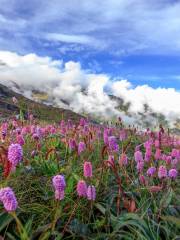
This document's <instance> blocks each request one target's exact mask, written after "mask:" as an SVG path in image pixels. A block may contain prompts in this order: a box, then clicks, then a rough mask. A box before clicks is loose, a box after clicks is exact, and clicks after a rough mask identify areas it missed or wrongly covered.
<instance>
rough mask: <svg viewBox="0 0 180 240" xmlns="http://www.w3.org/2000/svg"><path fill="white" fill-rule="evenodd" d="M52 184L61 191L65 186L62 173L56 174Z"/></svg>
mask: <svg viewBox="0 0 180 240" xmlns="http://www.w3.org/2000/svg"><path fill="white" fill-rule="evenodd" d="M52 183H53V186H54V188H55V189H56V190H59V191H63V190H64V189H65V187H66V182H65V179H64V176H63V175H56V176H54V177H53V179H52Z"/></svg>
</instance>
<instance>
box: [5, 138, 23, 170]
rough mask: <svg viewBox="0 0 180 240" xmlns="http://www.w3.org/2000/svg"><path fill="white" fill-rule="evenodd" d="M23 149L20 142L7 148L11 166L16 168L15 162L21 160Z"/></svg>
mask: <svg viewBox="0 0 180 240" xmlns="http://www.w3.org/2000/svg"><path fill="white" fill-rule="evenodd" d="M22 157H23V150H22V147H21V145H20V144H18V143H17V144H11V145H10V146H9V148H8V160H9V162H10V163H11V164H12V168H13V169H14V168H16V166H17V164H18V163H19V162H20V161H21V160H22Z"/></svg>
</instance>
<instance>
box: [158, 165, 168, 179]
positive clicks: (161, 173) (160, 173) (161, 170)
mask: <svg viewBox="0 0 180 240" xmlns="http://www.w3.org/2000/svg"><path fill="white" fill-rule="evenodd" d="M158 177H159V178H160V179H161V178H166V177H167V169H166V167H165V166H163V165H161V166H160V167H159V170H158Z"/></svg>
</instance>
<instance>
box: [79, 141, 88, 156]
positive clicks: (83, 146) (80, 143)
mask: <svg viewBox="0 0 180 240" xmlns="http://www.w3.org/2000/svg"><path fill="white" fill-rule="evenodd" d="M85 149H86V144H85V143H84V142H79V144H78V155H80V154H81V153H82V152H84V151H85Z"/></svg>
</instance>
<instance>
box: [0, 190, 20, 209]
mask: <svg viewBox="0 0 180 240" xmlns="http://www.w3.org/2000/svg"><path fill="white" fill-rule="evenodd" d="M0 201H1V202H2V203H3V205H4V208H5V209H6V211H8V212H12V211H15V210H16V209H17V207H18V203H17V200H16V196H15V194H14V192H13V190H12V189H11V188H10V187H5V188H1V189H0Z"/></svg>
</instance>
